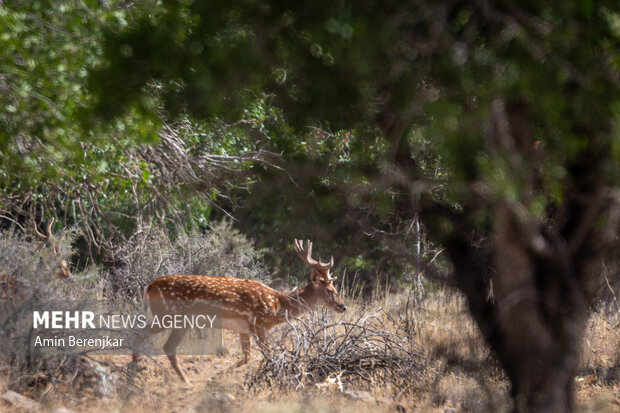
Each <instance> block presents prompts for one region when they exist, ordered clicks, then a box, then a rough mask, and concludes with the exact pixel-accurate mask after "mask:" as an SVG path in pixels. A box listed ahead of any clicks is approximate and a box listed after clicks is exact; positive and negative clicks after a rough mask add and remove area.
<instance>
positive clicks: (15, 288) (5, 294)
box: [0, 218, 72, 302]
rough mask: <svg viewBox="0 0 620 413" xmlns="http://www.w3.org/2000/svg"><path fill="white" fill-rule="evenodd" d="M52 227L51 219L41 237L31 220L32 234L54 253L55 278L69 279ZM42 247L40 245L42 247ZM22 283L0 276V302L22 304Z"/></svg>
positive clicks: (4, 275) (24, 294) (11, 277)
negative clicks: (10, 301)
mask: <svg viewBox="0 0 620 413" xmlns="http://www.w3.org/2000/svg"><path fill="white" fill-rule="evenodd" d="M52 225H54V218H52V219H51V220H50V221H49V222H48V224H47V235H43V234H42V233H41V232H40V231H39V230H38V229H37V224H36V222H35V221H34V219H33V220H32V229H33V231H34V234H35V235H36V236H37V237H38V238H39V239H41V241H43V243H44V245H47V246H48V247H49V248H51V249H52V251H53V253H54V259H56V260H57V261H56V263H57V264H56V263H55V264H54V265H58V267H57V268H58V272H57V273H56V277H57V278H69V277H71V275H72V274H71V271H70V270H69V266H68V265H67V262H66V261H65V260H64V259H62V258H60V253H59V251H58V247H57V245H56V239H55V237H54V235H53V234H52ZM42 246H43V245H41V247H42ZM25 288H26V287H25V286H24V283H23V281H20V280H19V279H17V278H15V277H13V276H11V275H9V274H0V300H12V301H13V302H22V301H24V300H25V299H26V291H25Z"/></svg>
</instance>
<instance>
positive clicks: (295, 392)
mask: <svg viewBox="0 0 620 413" xmlns="http://www.w3.org/2000/svg"><path fill="white" fill-rule="evenodd" d="M348 304H349V308H351V311H350V312H349V315H348V317H351V319H352V318H353V317H354V316H355V314H359V313H360V312H363V311H365V312H369V313H373V312H375V314H376V315H377V322H378V323H379V324H380V325H385V326H386V328H390V327H389V326H390V323H388V322H387V319H386V320H384V319H382V318H381V317H383V316H381V314H384V316H385V317H387V315H391V316H394V315H399V314H401V315H402V311H403V308H404V307H403V306H404V305H405V301H404V298H403V297H402V296H398V295H384V296H383V297H381V298H380V299H378V300H375V303H374V304H373V305H372V306H370V307H364V308H362V307H361V306H359V305H356V304H355V302H354V301H353V300H350V301H349V303H348ZM410 316H411V324H410V328H411V329H412V330H413V331H412V334H411V337H412V338H411V340H413V341H414V343H413V345H414V347H415V348H417V349H418V350H419V352H420V354H421V355H422V360H423V362H422V363H423V364H422V365H421V368H422V369H423V370H424V374H423V377H422V378H418V379H416V381H415V382H412V383H410V385H409V387H408V388H407V390H406V391H405V390H404V389H401V388H395V386H394V385H391V384H390V383H383V382H382V383H378V382H375V383H370V382H363V381H355V382H354V381H350V380H343V382H342V386H343V390H344V392H342V391H340V390H339V389H338V386H337V381H335V380H332V382H330V381H329V380H327V381H324V382H322V383H306V384H305V385H304V386H300V387H298V388H296V389H295V388H289V389H286V388H284V389H283V388H282V386H277V388H273V387H270V386H269V385H268V384H264V383H263V384H262V385H261V386H260V387H259V388H254V389H251V390H248V388H247V385H246V383H247V382H248V380H249V378H250V377H251V375H252V374H254V373H255V372H256V371H257V369H258V368H259V365H260V363H261V357H262V356H261V355H260V354H257V353H256V352H255V354H254V358H253V360H252V362H251V363H250V364H249V365H247V366H242V367H237V368H235V367H234V364H235V363H236V361H237V360H239V358H240V356H241V353H240V348H239V344H238V342H237V340H236V337H235V336H234V335H232V334H229V332H225V335H224V348H225V349H226V350H227V351H225V352H224V353H225V354H222V355H218V356H194V357H184V358H183V359H182V360H183V364H184V367H185V369H186V371H187V373H188V378H189V379H190V380H191V381H192V383H193V385H192V386H191V387H190V386H186V385H184V384H182V382H181V381H180V380H179V379H178V378H177V377H176V375H175V374H174V372H173V371H172V369H171V368H170V365H169V363H168V361H167V359H166V358H165V357H156V358H153V359H147V360H145V361H143V362H142V363H141V368H142V370H139V371H138V370H136V369H134V367H136V366H135V365H132V364H129V361H130V357H128V356H115V357H112V356H107V357H98V358H97V363H94V362H91V365H93V366H96V369H98V371H99V372H100V378H99V380H98V383H97V384H96V388H97V390H96V391H93V388H94V387H92V388H90V387H89V386H88V385H87V386H84V388H86V389H87V390H80V391H77V390H76V389H77V388H79V387H80V386H79V383H78V382H77V381H73V382H68V384H67V386H66V387H63V386H48V388H46V389H45V390H43V391H41V390H39V391H37V392H36V393H35V392H34V391H33V392H30V393H28V392H27V391H26V392H24V394H25V395H27V396H29V397H32V398H33V399H36V400H39V401H41V403H42V408H41V409H39V410H43V411H52V410H53V409H55V408H58V407H60V406H63V407H66V408H68V409H71V410H73V411H76V412H77V411H80V412H97V411H111V412H131V413H140V412H152V411H155V412H157V411H163V412H173V411H174V412H248V411H249V412H314V411H317V412H318V411H320V412H355V413H364V412H397V411H401V412H402V411H408V412H458V411H471V412H480V411H506V410H508V409H509V408H510V404H509V399H508V391H509V385H508V383H507V382H506V380H505V378H504V377H503V374H502V372H501V370H500V369H499V368H498V367H497V365H496V364H495V362H494V361H493V360H492V358H491V357H490V355H489V351H488V349H487V348H486V346H485V345H484V343H483V342H482V340H481V339H480V337H479V335H478V332H477V330H476V328H475V326H474V324H473V323H472V322H471V320H470V318H469V316H468V315H467V312H466V310H465V307H464V305H463V303H462V301H461V300H460V299H459V298H458V297H457V296H453V295H449V296H445V295H443V294H442V295H440V296H437V297H431V298H429V299H426V300H425V301H424V302H423V303H422V304H420V305H418V306H416V307H415V309H414V311H413V312H412V313H410ZM334 317H335V319H338V318H337V317H339V316H334ZM277 334H278V333H277V332H275V333H274V334H273V335H272V339H274V338H275V339H281V337H278V336H277ZM619 365H620V319H619V317H618V314H617V313H616V314H613V315H609V314H608V315H605V316H604V315H601V314H594V315H592V316H591V318H590V320H589V323H588V327H587V332H586V339H585V341H584V350H583V369H582V372H581V373H580V375H579V376H578V377H577V379H576V384H577V394H578V403H579V411H584V412H586V411H587V412H590V411H592V412H614V411H617V412H620V382H619V377H618V376H619V373H618V371H617V370H618V369H620V367H619ZM0 374H1V373H0ZM332 377H333V376H332ZM0 380H1V379H0ZM76 380H77V379H76ZM330 383H331V384H330ZM317 384H318V386H317ZM7 386H8V383H7V382H6V378H5V379H4V380H3V381H0V393H3V392H4V390H5V389H6V387H7ZM291 387H292V386H291ZM351 390H357V391H360V392H363V391H368V393H369V394H370V397H368V394H364V393H359V394H348V393H347V392H348V391H351ZM355 397H358V398H362V399H363V398H364V397H366V398H367V400H356V399H355ZM1 410H6V411H18V410H19V409H18V408H16V407H11V406H9V405H8V404H6V403H5V404H0V411H1Z"/></svg>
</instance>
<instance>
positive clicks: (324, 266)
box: [295, 239, 334, 280]
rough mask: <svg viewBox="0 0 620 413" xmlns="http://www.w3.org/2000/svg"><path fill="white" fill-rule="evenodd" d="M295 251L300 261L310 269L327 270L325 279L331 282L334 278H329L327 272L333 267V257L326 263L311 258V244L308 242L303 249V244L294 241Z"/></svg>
mask: <svg viewBox="0 0 620 413" xmlns="http://www.w3.org/2000/svg"><path fill="white" fill-rule="evenodd" d="M295 251H296V252H297V255H299V258H301V259H302V261H304V262H305V263H306V264H308V265H309V266H310V267H312V268H315V269H317V270H327V279H328V280H332V279H334V278H332V277H331V275H330V273H329V270H331V269H332V267H333V266H334V256H333V255H332V257H331V259H330V260H329V262H328V263H325V262H322V261H321V260H320V259H319V261H317V260H315V259H313V258H312V242H310V240H307V241H306V246H305V247H304V242H303V241H300V240H298V239H295Z"/></svg>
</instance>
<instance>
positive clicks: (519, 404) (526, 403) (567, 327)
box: [491, 206, 588, 412]
mask: <svg viewBox="0 0 620 413" xmlns="http://www.w3.org/2000/svg"><path fill="white" fill-rule="evenodd" d="M522 224H523V223H520V222H518V221H517V220H516V219H515V216H514V214H513V213H511V211H510V210H509V209H508V207H506V206H502V207H499V208H498V209H497V211H496V233H495V234H496V244H495V254H494V262H495V266H494V267H495V272H494V273H493V275H492V277H491V278H492V280H493V288H494V290H493V293H494V300H495V311H494V321H495V324H496V327H495V329H496V330H497V331H496V333H495V335H494V340H493V342H491V345H492V346H493V348H494V350H495V352H496V354H497V357H498V358H499V360H500V362H501V364H502V366H503V367H504V370H505V371H506V374H507V375H508V377H509V379H510V381H511V383H512V396H513V400H514V403H515V406H514V408H515V411H517V412H567V411H571V410H572V409H573V406H574V402H573V398H574V394H573V393H574V392H573V381H574V377H575V374H576V373H577V369H578V364H579V349H580V343H581V338H582V333H583V330H584V325H585V318H586V314H587V306H588V297H587V294H586V292H585V291H583V289H582V288H581V286H580V285H579V283H578V282H577V281H576V274H575V271H576V268H575V265H574V263H573V257H572V256H571V254H570V252H569V251H568V248H567V246H566V245H565V243H563V242H562V240H551V239H545V238H542V237H541V238H540V239H531V237H530V236H528V235H527V230H524V229H523V228H522ZM524 232H525V233H526V234H525V236H524ZM537 236H538V235H537ZM531 243H534V244H536V243H540V245H531Z"/></svg>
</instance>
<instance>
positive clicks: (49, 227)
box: [32, 218, 54, 242]
mask: <svg viewBox="0 0 620 413" xmlns="http://www.w3.org/2000/svg"><path fill="white" fill-rule="evenodd" d="M52 224H54V218H52V219H51V220H50V222H49V223H48V224H47V235H43V234H42V233H41V232H39V229H38V228H37V221H36V220H35V219H34V218H33V219H32V229H33V230H34V233H35V235H36V236H37V237H39V238H41V241H45V242H47V241H48V240H49V239H50V238H51V236H52Z"/></svg>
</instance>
